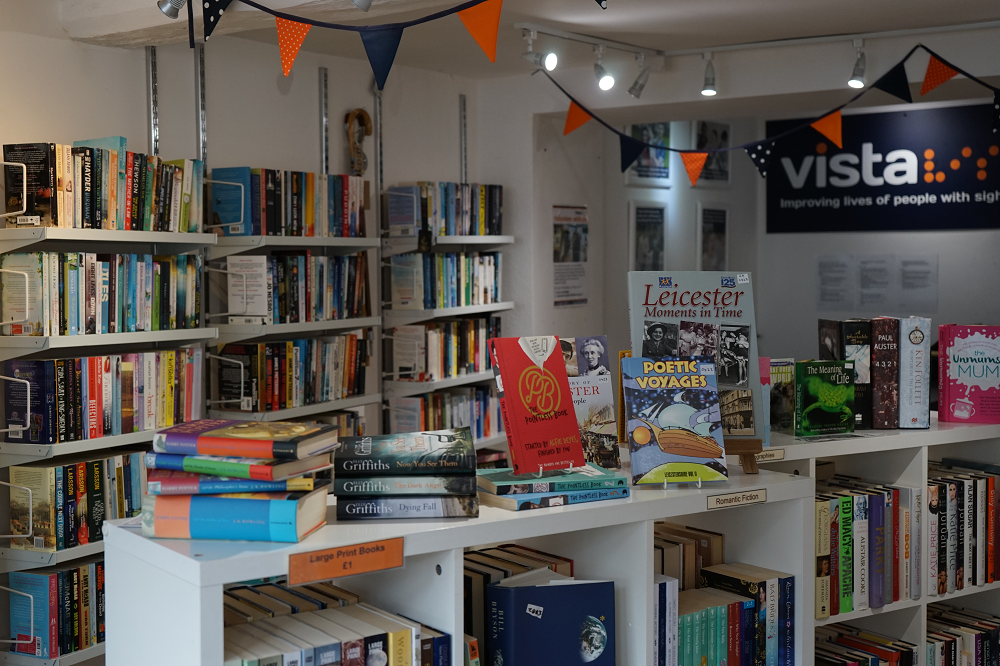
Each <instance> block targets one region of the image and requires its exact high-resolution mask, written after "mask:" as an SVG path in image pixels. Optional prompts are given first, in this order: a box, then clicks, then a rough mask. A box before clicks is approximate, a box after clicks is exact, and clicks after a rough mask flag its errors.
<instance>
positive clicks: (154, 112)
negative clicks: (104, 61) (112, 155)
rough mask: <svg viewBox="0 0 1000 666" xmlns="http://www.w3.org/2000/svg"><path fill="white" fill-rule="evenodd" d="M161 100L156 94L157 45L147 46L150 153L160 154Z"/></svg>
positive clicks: (147, 108)
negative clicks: (159, 105)
mask: <svg viewBox="0 0 1000 666" xmlns="http://www.w3.org/2000/svg"><path fill="white" fill-rule="evenodd" d="M158 104H159V101H158V100H157V96H156V47H155V46H147V47H146V114H147V120H148V121H149V146H148V150H149V154H150V155H159V154H160V118H159V108H158Z"/></svg>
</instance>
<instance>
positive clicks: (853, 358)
mask: <svg viewBox="0 0 1000 666" xmlns="http://www.w3.org/2000/svg"><path fill="white" fill-rule="evenodd" d="M840 340H841V345H842V347H843V352H842V355H841V357H840V359H838V360H843V361H850V362H852V363H854V429H855V430H869V429H871V427H872V394H871V376H872V324H871V321H869V320H867V319H848V320H847V321H842V322H840Z"/></svg>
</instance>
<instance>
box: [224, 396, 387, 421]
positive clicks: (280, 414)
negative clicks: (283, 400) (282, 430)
mask: <svg viewBox="0 0 1000 666" xmlns="http://www.w3.org/2000/svg"><path fill="white" fill-rule="evenodd" d="M381 402H382V394H381V393H367V394H365V395H356V396H352V397H350V398H344V399H343V400H331V401H330V402H317V403H315V404H312V405H303V406H302V407H292V408H290V409H279V410H278V411H276V412H240V411H236V410H232V411H231V410H228V409H210V410H208V418H210V419H235V420H237V421H284V420H286V419H297V418H300V417H302V416H313V415H315V414H325V413H326V412H333V411H337V410H341V409H351V408H352V407H364V406H365V405H378V404H379V403H381Z"/></svg>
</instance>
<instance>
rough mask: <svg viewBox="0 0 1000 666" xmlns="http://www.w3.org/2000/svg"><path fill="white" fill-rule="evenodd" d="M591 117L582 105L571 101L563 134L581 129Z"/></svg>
mask: <svg viewBox="0 0 1000 666" xmlns="http://www.w3.org/2000/svg"><path fill="white" fill-rule="evenodd" d="M591 117H592V116H591V115H590V114H589V113H587V112H586V111H585V110H584V108H583V107H582V106H580V105H579V104H577V103H576V102H570V103H569V111H567V112H566V125H565V126H564V127H563V136H566V135H567V134H569V133H570V132H572V131H573V130H576V129H579V128H580V127H582V126H583V125H585V124H587V121H588V120H590V119H591ZM630 164H631V163H630Z"/></svg>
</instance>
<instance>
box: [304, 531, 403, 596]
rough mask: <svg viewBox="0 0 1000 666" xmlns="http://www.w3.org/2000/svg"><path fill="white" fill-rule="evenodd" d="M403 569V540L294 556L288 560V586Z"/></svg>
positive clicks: (316, 551) (377, 542)
mask: <svg viewBox="0 0 1000 666" xmlns="http://www.w3.org/2000/svg"><path fill="white" fill-rule="evenodd" d="M401 566H403V537H399V538H396V539H384V540H382V541H369V542H368V543H358V544H354V545H353V546H340V547H339V548H327V549H325V550H314V551H311V552H308V553H295V554H293V555H289V556H288V584H289V585H305V584H306V583H316V582H319V581H324V580H331V579H333V578H343V577H344V576H353V575H355V574H363V573H371V572H372V571H383V570H385V569H398V568H399V567H401Z"/></svg>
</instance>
